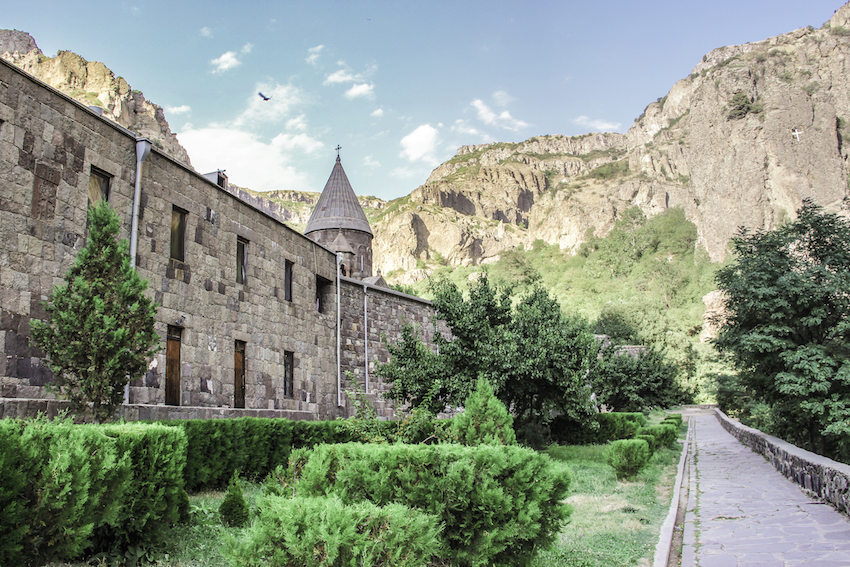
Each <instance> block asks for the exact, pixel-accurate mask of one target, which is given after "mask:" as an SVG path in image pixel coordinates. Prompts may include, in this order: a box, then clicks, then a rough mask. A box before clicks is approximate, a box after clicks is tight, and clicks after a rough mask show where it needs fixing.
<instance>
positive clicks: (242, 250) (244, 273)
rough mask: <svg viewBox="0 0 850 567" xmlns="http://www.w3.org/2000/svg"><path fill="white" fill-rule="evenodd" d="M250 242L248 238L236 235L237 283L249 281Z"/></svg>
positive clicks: (243, 283)
mask: <svg viewBox="0 0 850 567" xmlns="http://www.w3.org/2000/svg"><path fill="white" fill-rule="evenodd" d="M248 244H249V240H248V239H247V238H242V237H241V236H237V237H236V283H238V284H242V285H245V284H247V283H248Z"/></svg>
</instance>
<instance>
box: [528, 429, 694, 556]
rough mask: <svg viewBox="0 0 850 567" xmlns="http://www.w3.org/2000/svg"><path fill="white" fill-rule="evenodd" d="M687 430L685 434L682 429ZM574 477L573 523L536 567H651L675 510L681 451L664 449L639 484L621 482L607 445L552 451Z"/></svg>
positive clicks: (638, 478)
mask: <svg viewBox="0 0 850 567" xmlns="http://www.w3.org/2000/svg"><path fill="white" fill-rule="evenodd" d="M683 430H684V428H683ZM547 453H548V454H549V455H550V456H551V457H552V458H554V459H558V460H560V461H564V462H566V463H568V464H569V466H570V469H572V471H573V484H572V486H571V487H570V488H571V495H570V497H569V498H568V499H567V502H569V503H570V504H571V505H572V506H573V513H572V515H571V516H570V523H569V524H567V526H565V528H564V530H563V531H562V532H561V536H560V540H559V541H558V542H557V543H556V544H555V546H554V548H553V549H551V550H549V551H544V552H542V553H540V554H539V555H538V557H537V558H536V560H535V562H534V567H597V566H598V567H610V566H614V565H616V566H618V567H619V566H631V565H639V566H644V565H646V566H649V565H652V559H653V556H654V554H655V544H656V543H657V542H658V534H659V532H660V530H661V524H662V523H663V522H664V518H665V517H666V515H667V512H668V510H669V507H670V498H671V495H672V493H673V481H674V480H675V478H676V465H677V464H678V462H679V456H680V455H681V445H678V444H677V445H676V446H675V447H674V448H673V449H659V450H658V451H656V453H655V455H653V457H652V459H651V460H650V462H649V464H648V465H647V466H646V468H645V469H643V470H642V471H641V472H640V473H639V474H638V475H636V476H635V477H634V478H631V479H628V480H624V481H620V480H617V477H616V476H614V469H612V468H611V467H610V466H608V464H607V463H606V462H605V445H586V446H578V445H576V446H565V447H550V448H549V449H548V451H547Z"/></svg>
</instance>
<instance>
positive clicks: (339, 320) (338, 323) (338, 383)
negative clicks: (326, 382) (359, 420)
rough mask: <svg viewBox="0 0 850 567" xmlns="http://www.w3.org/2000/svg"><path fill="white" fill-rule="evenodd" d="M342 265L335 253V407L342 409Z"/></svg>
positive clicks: (340, 256) (338, 254)
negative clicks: (340, 268) (340, 267)
mask: <svg viewBox="0 0 850 567" xmlns="http://www.w3.org/2000/svg"><path fill="white" fill-rule="evenodd" d="M341 263H342V254H341V253H339V252H337V253H336V405H337V407H342V355H341V353H342V347H341V344H342V343H341V340H340V332H341V326H342V313H341V310H340V304H341V303H342V301H341V290H340V279H339V266H340V264H341Z"/></svg>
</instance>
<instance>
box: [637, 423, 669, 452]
mask: <svg viewBox="0 0 850 567" xmlns="http://www.w3.org/2000/svg"><path fill="white" fill-rule="evenodd" d="M637 434H638V435H652V436H653V437H655V438H656V439H657V440H658V446H659V447H672V446H673V444H674V443H675V442H676V438H677V437H678V436H679V428H678V427H676V426H675V425H673V424H660V425H647V426H645V427H641V428H640V429H638V431H637Z"/></svg>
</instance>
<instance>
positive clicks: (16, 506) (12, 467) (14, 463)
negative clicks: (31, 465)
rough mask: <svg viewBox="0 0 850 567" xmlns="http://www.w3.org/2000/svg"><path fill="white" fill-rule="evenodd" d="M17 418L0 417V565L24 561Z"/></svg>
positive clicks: (23, 478)
mask: <svg viewBox="0 0 850 567" xmlns="http://www.w3.org/2000/svg"><path fill="white" fill-rule="evenodd" d="M21 430H22V424H21V422H20V421H17V420H12V419H4V420H0V479H3V480H2V482H0V565H22V564H24V562H25V561H24V557H25V556H24V552H23V549H24V536H25V535H26V533H27V525H28V524H27V518H28V515H29V509H28V505H27V504H28V502H27V501H26V500H25V499H24V494H25V493H26V488H27V484H28V483H29V479H28V478H27V475H26V471H27V468H28V467H27V463H26V459H27V451H25V448H24V447H22V446H21Z"/></svg>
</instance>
